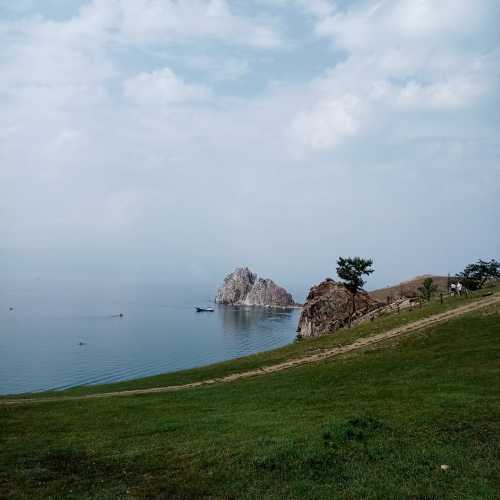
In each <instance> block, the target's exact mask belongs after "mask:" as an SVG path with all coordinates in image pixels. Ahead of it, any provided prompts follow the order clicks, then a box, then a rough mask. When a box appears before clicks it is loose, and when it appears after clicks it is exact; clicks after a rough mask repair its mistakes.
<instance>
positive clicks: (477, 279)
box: [457, 259, 500, 290]
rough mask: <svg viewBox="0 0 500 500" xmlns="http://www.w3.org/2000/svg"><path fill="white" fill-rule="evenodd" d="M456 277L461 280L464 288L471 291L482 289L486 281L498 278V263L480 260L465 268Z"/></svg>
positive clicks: (499, 270) (499, 275)
mask: <svg viewBox="0 0 500 500" xmlns="http://www.w3.org/2000/svg"><path fill="white" fill-rule="evenodd" d="M457 277H459V278H461V279H462V280H463V281H464V284H465V286H466V287H467V288H470V289H471V290H477V289H479V288H483V286H484V285H485V284H486V282H487V281H488V280H490V279H498V278H500V262H498V261H496V260H495V259H492V260H490V261H486V260H481V259H480V260H478V261H477V262H475V263H474V264H469V265H468V266H466V267H465V269H464V270H463V271H462V272H461V273H459V274H457Z"/></svg>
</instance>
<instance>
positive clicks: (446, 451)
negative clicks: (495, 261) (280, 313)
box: [0, 306, 500, 500]
mask: <svg viewBox="0 0 500 500" xmlns="http://www.w3.org/2000/svg"><path fill="white" fill-rule="evenodd" d="M430 307H433V306H430ZM422 314H423V313H422ZM384 320H387V321H389V320H391V321H394V319H393V318H385V319H384ZM371 325H372V327H374V324H373V323H372V324H371ZM377 328H378V326H377ZM353 332H354V329H353V331H351V332H350V334H354V333H353ZM343 333H346V332H343ZM358 334H361V333H360V332H358V333H356V334H355V335H358ZM332 340H333V337H332ZM335 342H337V340H335V341H334V343H335ZM300 345H302V343H299V344H298V346H300ZM319 345H320V346H322V344H321V343H320V344H319ZM242 362H243V361H240V363H242ZM211 369H214V368H211ZM169 383H170V381H169ZM0 422H1V426H0V498H9V499H30V500H31V499H43V498H53V499H71V498H73V499H123V498H151V499H175V498H185V499H188V498H189V499H190V498H213V499H218V498H221V499H222V498H224V499H226V498H235V499H236V498H237V499H240V498H243V499H247V498H251V499H274V498H275V499H283V498H311V499H318V498H320V499H321V498H325V499H341V500H348V499H349V500H351V499H381V500H382V499H384V500H385V499H408V500H410V499H412V500H417V499H418V500H430V499H436V500H437V499H440V500H441V499H457V500H458V499H460V500H462V499H497V498H500V308H499V307H498V306H497V307H491V308H489V309H487V310H484V311H482V312H476V313H471V314H468V315H466V316H463V317H461V318H459V319H456V320H453V321H450V322H448V323H444V324H441V325H438V326H435V327H433V328H431V329H429V330H426V331H422V332H420V333H415V334H412V335H410V336H408V337H406V338H403V339H400V340H399V341H398V342H393V343H392V344H389V345H385V346H379V348H377V349H372V350H369V349H368V350H364V351H362V352H358V353H355V354H354V353H352V354H350V355H349V356H345V357H342V358H338V359H336V360H331V361H325V362H322V363H319V364H316V365H309V366H302V367H298V368H294V369H290V370H287V371H284V372H280V373H275V374H272V375H266V376H262V377H258V378H255V379H250V380H241V381H239V382H236V383H232V384H223V385H219V386H211V387H205V388H201V389H195V390H187V391H180V392H176V393H163V394H157V395H144V396H136V397H127V398H109V399H101V400H88V401H66V402H57V403H39V404H35V405H29V406H17V407H0ZM442 464H447V465H448V466H449V469H448V470H447V471H442V470H441V469H440V466H441V465H442Z"/></svg>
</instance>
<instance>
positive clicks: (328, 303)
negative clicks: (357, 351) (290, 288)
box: [297, 278, 382, 337]
mask: <svg viewBox="0 0 500 500" xmlns="http://www.w3.org/2000/svg"><path fill="white" fill-rule="evenodd" d="M352 300H353V294H352V292H350V291H349V290H348V289H347V288H346V286H345V285H344V284H342V283H336V282H335V281H333V280H332V279H330V278H327V279H326V280H325V281H323V282H321V283H320V284H319V285H317V286H313V287H312V288H311V290H310V291H309V295H308V296H307V299H306V302H305V304H304V308H303V309H302V314H301V315H300V320H299V326H298V328H297V332H298V333H299V336H300V337H317V336H319V335H323V334H325V333H331V332H335V331H336V330H338V329H339V328H342V327H344V326H346V325H348V324H349V319H350V317H351V313H352ZM354 303H355V312H354V314H353V315H352V321H353V322H359V320H361V318H366V320H369V319H370V315H369V314H368V313H370V312H371V311H375V310H376V309H378V308H379V307H380V306H381V305H382V304H380V303H379V302H378V301H376V300H374V299H372V298H371V297H370V296H369V295H368V294H367V293H366V292H364V291H362V292H360V293H358V294H356V295H355V297H354ZM357 320H358V321H357Z"/></svg>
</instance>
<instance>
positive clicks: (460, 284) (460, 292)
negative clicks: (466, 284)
mask: <svg viewBox="0 0 500 500" xmlns="http://www.w3.org/2000/svg"><path fill="white" fill-rule="evenodd" d="M462 287H463V285H462V283H460V281H459V282H458V283H457V293H458V296H460V295H462Z"/></svg>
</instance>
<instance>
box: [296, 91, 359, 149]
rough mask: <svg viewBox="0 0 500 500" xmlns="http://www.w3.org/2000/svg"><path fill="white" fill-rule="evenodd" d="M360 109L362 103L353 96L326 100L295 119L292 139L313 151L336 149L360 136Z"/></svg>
mask: <svg viewBox="0 0 500 500" xmlns="http://www.w3.org/2000/svg"><path fill="white" fill-rule="evenodd" d="M360 105H361V103H360V101H359V99H358V98H357V97H356V96H353V95H344V96H342V97H340V98H330V99H328V98H327V99H323V100H321V101H319V102H318V103H316V105H315V106H314V107H313V108H312V109H310V110H307V111H303V112H301V113H299V114H298V115H297V116H296V117H295V119H294V120H293V123H292V124H291V134H292V137H293V139H294V140H295V141H296V142H298V143H299V144H301V145H303V146H305V147H306V148H310V149H312V150H325V149H331V148H334V147H335V146H336V145H337V144H339V143H340V142H341V141H342V140H344V139H346V138H348V137H352V136H353V135H355V134H356V133H357V132H358V130H359V128H360V126H361V124H360V120H359V119H358V117H357V114H358V110H359V108H360Z"/></svg>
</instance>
